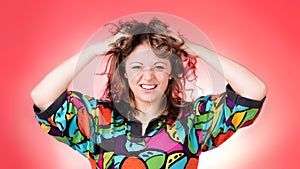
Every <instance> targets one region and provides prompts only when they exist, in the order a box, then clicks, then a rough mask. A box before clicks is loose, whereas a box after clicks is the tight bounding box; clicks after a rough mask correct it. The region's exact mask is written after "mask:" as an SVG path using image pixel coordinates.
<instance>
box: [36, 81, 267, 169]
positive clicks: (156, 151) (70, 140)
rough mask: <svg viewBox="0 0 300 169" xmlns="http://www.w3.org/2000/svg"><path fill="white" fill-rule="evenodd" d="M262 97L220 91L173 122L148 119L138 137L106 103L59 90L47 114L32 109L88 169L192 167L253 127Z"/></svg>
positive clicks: (132, 123)
mask: <svg viewBox="0 0 300 169" xmlns="http://www.w3.org/2000/svg"><path fill="white" fill-rule="evenodd" d="M263 102H264V99H263V100H261V101H256V100H251V99H248V98H244V97H242V96H240V95H238V94H236V93H235V92H234V91H233V90H232V88H231V87H230V86H229V85H227V88H226V92H224V93H221V94H216V95H207V96H203V97H200V98H198V99H197V100H196V101H195V102H194V103H192V104H191V105H192V106H190V108H189V109H184V110H182V111H181V112H180V113H179V116H178V118H177V120H176V121H174V122H173V123H172V124H170V123H166V120H167V116H160V117H158V118H155V119H153V120H152V121H151V122H150V123H149V125H148V127H147V129H146V133H145V134H144V135H142V133H141V131H142V125H141V123H140V122H139V121H136V120H130V119H129V118H125V117H124V116H123V115H121V114H120V113H119V111H116V110H114V109H113V106H111V103H110V102H108V101H103V100H99V99H95V98H93V97H89V96H84V95H83V94H81V93H79V92H75V91H66V92H64V93H63V94H62V95H61V96H60V97H59V98H58V99H57V100H56V101H55V102H54V103H53V104H52V105H51V106H50V107H49V108H48V109H47V110H45V111H44V112H40V110H39V108H38V107H36V106H34V109H35V112H36V118H37V120H38V122H39V123H40V125H41V127H42V128H43V129H44V131H46V132H47V133H48V134H50V135H52V136H53V137H54V138H56V139H57V140H58V141H60V142H63V143H66V144H67V145H69V146H70V147H72V148H73V149H75V150H77V151H78V152H80V153H81V154H82V155H84V156H85V157H87V158H88V159H89V161H90V163H91V166H92V168H93V169H99V168H100V169H113V168H116V169H134V168H138V169H159V168H166V169H180V168H185V169H197V166H198V158H199V155H200V154H201V152H203V151H207V150H210V149H213V148H215V147H217V146H219V145H220V144H222V143H223V142H224V141H225V140H227V139H228V138H229V137H230V136H231V135H232V134H233V133H235V132H236V131H237V129H239V128H242V127H245V126H248V125H250V124H252V123H253V121H254V120H255V119H256V117H257V115H258V113H259V112H260V110H261V106H262V104H263Z"/></svg>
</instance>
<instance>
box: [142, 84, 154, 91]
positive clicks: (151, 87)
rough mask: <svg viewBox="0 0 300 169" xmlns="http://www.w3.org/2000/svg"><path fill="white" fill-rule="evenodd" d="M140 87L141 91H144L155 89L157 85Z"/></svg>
mask: <svg viewBox="0 0 300 169" xmlns="http://www.w3.org/2000/svg"><path fill="white" fill-rule="evenodd" d="M140 87H141V88H142V89H145V90H153V89H155V88H156V87H157V85H154V84H141V85H140Z"/></svg>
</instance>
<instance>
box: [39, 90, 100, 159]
mask: <svg viewBox="0 0 300 169" xmlns="http://www.w3.org/2000/svg"><path fill="white" fill-rule="evenodd" d="M96 106H97V105H96V100H95V99H94V98H91V97H88V96H84V95H82V94H81V93H79V92H71V91H66V92H64V93H63V94H62V95H61V96H60V97H59V98H57V100H56V101H55V102H54V103H52V105H50V106H49V107H48V108H47V109H46V110H45V111H43V112H41V111H40V109H39V108H38V107H37V106H35V105H34V111H35V113H36V119H37V120H38V122H39V124H40V125H41V127H42V128H43V130H44V131H45V132H47V133H48V134H50V135H52V136H53V137H54V138H55V139H57V140H58V141H60V142H63V143H66V144H67V145H69V146H70V147H72V148H73V149H75V150H77V151H79V152H80V153H81V154H83V155H84V156H87V157H88V156H89V154H90V153H91V152H92V151H93V147H92V146H93V144H91V139H90V133H91V130H92V127H93V125H91V122H92V120H91V118H92V115H91V114H92V112H93V111H92V110H93V109H95V108H96Z"/></svg>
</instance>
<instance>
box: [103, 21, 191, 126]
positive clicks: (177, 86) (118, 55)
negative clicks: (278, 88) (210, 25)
mask: <svg viewBox="0 0 300 169" xmlns="http://www.w3.org/2000/svg"><path fill="white" fill-rule="evenodd" d="M168 28H169V27H168V26H167V25H166V24H164V23H163V22H161V21H160V20H158V19H157V18H153V19H152V20H150V22H149V23H143V22H138V21H135V20H132V21H127V22H123V23H120V25H119V26H117V30H116V32H114V34H117V33H119V32H120V33H123V34H126V35H129V36H128V37H122V38H119V39H118V40H117V41H116V42H114V43H112V44H111V49H110V50H109V51H108V52H107V53H106V55H109V56H110V67H109V70H108V73H107V76H108V82H107V85H106V89H105V92H104V99H108V100H111V101H112V102H113V103H112V104H113V105H112V106H113V107H114V108H115V110H116V111H117V110H122V113H123V114H124V113H125V114H126V115H134V114H130V113H134V112H136V111H135V110H136V105H135V101H134V94H133V92H132V91H131V89H130V87H129V85H128V81H127V79H126V78H125V77H124V73H125V64H124V61H125V59H126V57H127V56H128V55H129V54H130V53H131V52H132V51H133V50H134V49H135V48H136V47H137V46H138V45H141V44H143V43H148V44H149V45H150V46H151V49H152V51H153V52H154V53H155V54H156V55H157V56H158V57H161V58H165V59H168V60H169V61H170V63H171V66H172V68H171V77H172V78H171V79H170V80H169V84H168V87H167V89H166V91H165V93H164V94H165V96H166V99H165V102H164V103H162V104H163V105H166V107H165V110H166V111H167V112H168V114H167V121H169V122H170V123H172V122H174V121H175V120H176V118H177V117H178V115H179V113H180V108H183V107H186V106H187V102H185V97H186V96H185V91H186V89H185V84H186V81H192V80H195V79H196V73H195V71H196V59H195V58H191V57H188V55H187V52H185V51H184V50H182V49H181V47H182V45H183V44H184V40H183V39H182V38H180V39H178V38H175V37H171V36H168V33H169V32H168V31H170V30H169V29H168ZM120 108H121V109H120ZM128 113H129V114H128Z"/></svg>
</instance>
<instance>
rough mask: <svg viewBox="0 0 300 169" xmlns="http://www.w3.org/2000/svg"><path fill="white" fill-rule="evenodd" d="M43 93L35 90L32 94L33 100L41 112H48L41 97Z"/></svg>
mask: <svg viewBox="0 0 300 169" xmlns="http://www.w3.org/2000/svg"><path fill="white" fill-rule="evenodd" d="M41 96H42V95H41V93H40V92H38V91H37V90H36V89H33V90H32V91H31V93H30V97H31V100H32V102H33V104H34V105H35V106H37V107H38V108H39V109H40V110H41V111H43V110H46V107H47V106H46V105H45V102H44V101H43V97H41Z"/></svg>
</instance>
